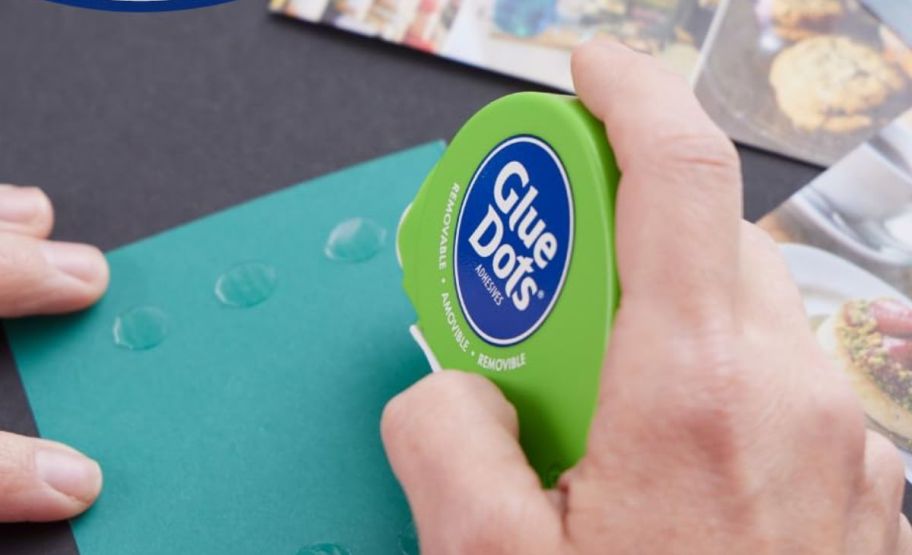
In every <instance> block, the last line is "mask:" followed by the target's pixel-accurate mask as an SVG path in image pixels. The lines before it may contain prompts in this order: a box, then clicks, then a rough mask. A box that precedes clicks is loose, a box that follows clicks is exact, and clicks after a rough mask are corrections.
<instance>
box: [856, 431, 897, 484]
mask: <svg viewBox="0 0 912 555" xmlns="http://www.w3.org/2000/svg"><path fill="white" fill-rule="evenodd" d="M865 449H866V460H867V464H866V467H867V468H866V474H867V476H868V479H869V480H876V481H878V482H881V483H883V484H884V487H885V488H886V489H887V491H888V492H889V494H890V495H891V496H893V497H895V498H896V499H899V498H901V496H902V494H903V490H904V488H905V481H906V467H905V464H904V463H903V460H902V457H901V456H900V454H899V450H897V448H896V446H895V445H893V443H892V442H890V440H888V439H887V438H885V437H884V436H882V435H880V434H879V433H877V432H870V431H869V432H868V433H867V441H866V446H865Z"/></svg>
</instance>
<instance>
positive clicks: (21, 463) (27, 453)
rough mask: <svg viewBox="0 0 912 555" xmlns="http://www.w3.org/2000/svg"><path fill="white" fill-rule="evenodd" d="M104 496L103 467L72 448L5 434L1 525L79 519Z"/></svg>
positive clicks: (0, 453) (0, 463) (1, 438)
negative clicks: (102, 484)
mask: <svg viewBox="0 0 912 555" xmlns="http://www.w3.org/2000/svg"><path fill="white" fill-rule="evenodd" d="M100 491H101V469H100V468H99V466H98V463H96V462H95V461H93V460H91V459H89V458H87V457H86V456H85V455H82V454H81V453H79V452H77V451H74V450H73V449H70V448H69V447H67V446H65V445H62V444H60V443H56V442H53V441H47V440H43V439H34V438H27V437H23V436H17V435H14V434H10V433H6V432H0V522H24V521H32V522H44V521H50V520H63V519H66V518H70V517H72V516H75V515H77V514H79V513H81V512H83V511H84V510H86V509H87V508H88V507H89V505H91V504H92V503H93V502H94V501H95V498H96V497H98V493H99V492H100Z"/></svg>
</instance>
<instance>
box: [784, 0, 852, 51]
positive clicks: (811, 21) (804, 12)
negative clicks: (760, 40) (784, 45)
mask: <svg viewBox="0 0 912 555" xmlns="http://www.w3.org/2000/svg"><path fill="white" fill-rule="evenodd" d="M844 13H845V6H843V3H842V0H773V1H772V17H773V24H774V26H775V29H776V33H777V34H778V35H779V36H780V37H782V38H784V39H786V40H791V41H797V40H801V39H804V38H808V37H811V36H814V35H819V34H821V33H827V32H829V31H830V29H831V27H832V24H833V22H834V21H836V20H837V19H838V18H839V17H840V16H842V15H843V14H844Z"/></svg>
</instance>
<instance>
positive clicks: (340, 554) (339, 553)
mask: <svg viewBox="0 0 912 555" xmlns="http://www.w3.org/2000/svg"><path fill="white" fill-rule="evenodd" d="M297 555H351V551H349V550H348V548H346V547H343V546H341V545H339V544H337V543H315V544H313V545H308V546H306V547H302V548H301V549H300V550H298V553H297Z"/></svg>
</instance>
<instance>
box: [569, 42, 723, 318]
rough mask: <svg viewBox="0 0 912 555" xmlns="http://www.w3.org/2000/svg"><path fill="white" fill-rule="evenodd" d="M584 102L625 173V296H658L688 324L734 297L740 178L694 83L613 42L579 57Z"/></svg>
mask: <svg viewBox="0 0 912 555" xmlns="http://www.w3.org/2000/svg"><path fill="white" fill-rule="evenodd" d="M573 78H574V82H575V84H576V89H577V93H578V94H579V97H580V99H581V100H582V102H583V103H584V104H585V105H586V107H587V108H588V109H589V110H590V111H591V112H592V113H593V114H594V115H595V116H596V117H598V118H599V119H601V120H602V121H603V122H604V124H605V130H606V133H607V135H608V138H609V141H610V142H611V145H612V147H613V149H614V151H615V155H616V157H617V161H618V165H619V167H620V169H621V173H622V175H623V177H622V179H621V185H620V188H619V190H618V200H617V205H616V210H617V234H616V236H617V239H616V240H617V256H618V266H619V271H620V278H621V284H622V288H623V291H624V301H623V302H624V304H625V305H629V304H631V303H641V302H643V303H658V306H662V307H663V310H666V311H669V312H667V313H668V314H669V315H672V314H674V313H677V314H678V315H681V316H683V317H684V318H685V319H686V320H688V321H689V322H691V323H692V322H693V321H694V318H701V317H702V316H703V315H704V314H706V313H707V312H709V313H712V314H714V315H716V316H718V315H719V310H718V309H719V307H720V305H721V306H722V307H724V308H730V306H731V305H733V303H734V296H735V290H736V284H737V280H736V276H737V261H738V248H739V247H738V244H739V240H738V237H739V228H740V221H741V177H740V168H739V164H738V157H737V153H736V151H735V149H734V147H733V145H732V143H731V142H730V141H729V140H728V139H727V137H726V136H725V135H724V134H723V133H722V132H721V131H720V130H719V129H718V128H717V127H716V126H715V125H714V124H713V122H712V121H711V120H710V119H709V116H707V115H706V113H705V112H704V111H703V109H702V108H701V107H700V104H699V103H698V102H697V99H696V98H695V96H694V94H693V92H692V91H691V89H690V86H689V85H688V83H687V82H686V81H685V80H684V79H683V78H682V77H680V76H678V75H677V74H675V73H672V72H671V71H670V70H668V69H665V68H664V67H663V66H662V65H661V64H660V62H659V61H657V60H655V59H653V58H651V57H649V56H646V55H643V54H638V53H636V52H633V51H632V50H630V49H628V48H626V47H624V46H622V45H620V44H617V43H614V42H611V41H607V40H599V41H593V42H591V43H589V44H587V45H585V46H583V47H581V48H579V49H578V50H577V51H576V52H575V53H574V55H573Z"/></svg>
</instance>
